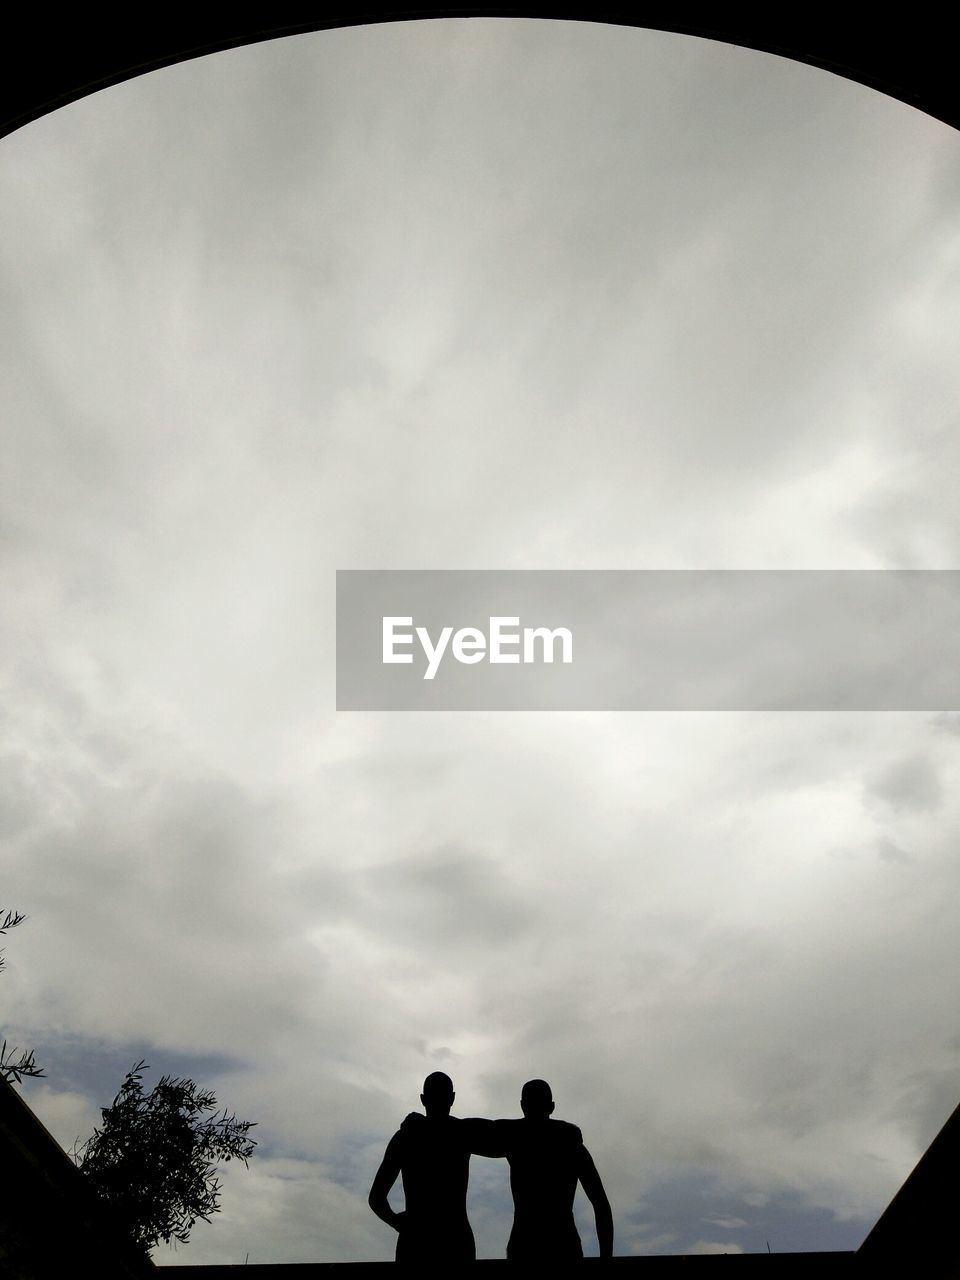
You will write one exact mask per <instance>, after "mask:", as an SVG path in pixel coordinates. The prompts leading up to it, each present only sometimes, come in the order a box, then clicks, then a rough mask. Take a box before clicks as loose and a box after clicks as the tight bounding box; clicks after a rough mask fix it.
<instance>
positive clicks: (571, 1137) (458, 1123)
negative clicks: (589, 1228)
mask: <svg viewBox="0 0 960 1280" xmlns="http://www.w3.org/2000/svg"><path fill="white" fill-rule="evenodd" d="M455 1096H456V1095H455V1094H454V1091H453V1082H452V1081H451V1080H450V1077H449V1076H447V1075H444V1073H443V1072H442V1071H436V1072H434V1073H433V1074H432V1075H430V1076H428V1077H427V1078H426V1080H425V1081H424V1083H423V1093H422V1094H421V1095H420V1101H421V1102H422V1103H423V1107H424V1110H425V1111H426V1115H425V1116H423V1115H420V1114H419V1113H413V1114H411V1115H409V1116H407V1118H406V1120H404V1122H403V1124H402V1125H401V1126H400V1129H399V1130H398V1131H397V1132H396V1133H395V1134H394V1135H393V1137H392V1138H391V1139H390V1142H389V1143H388V1145H387V1150H386V1152H385V1154H384V1157H383V1160H382V1162H381V1164H380V1168H379V1169H378V1170H377V1174H376V1177H375V1178H374V1180H373V1186H372V1187H371V1189H370V1197H369V1203H370V1208H371V1209H372V1210H373V1211H374V1213H375V1214H376V1215H377V1217H378V1218H381V1219H382V1220H383V1221H384V1222H386V1223H388V1224H389V1225H390V1226H391V1227H393V1228H394V1230H396V1232H397V1253H396V1258H397V1261H398V1262H406V1263H411V1262H413V1263H437V1262H443V1263H457V1262H471V1261H473V1260H474V1259H475V1258H476V1244H475V1242H474V1238H473V1231H472V1230H471V1227H470V1223H469V1220H468V1218H467V1203H466V1202H467V1183H468V1178H469V1170H470V1156H471V1155H484V1156H505V1157H506V1158H507V1160H508V1162H509V1164H510V1189H511V1191H512V1193H513V1207H514V1220H513V1230H512V1231H511V1233H510V1240H509V1242H508V1244H507V1258H508V1259H510V1260H511V1261H517V1262H522V1261H528V1260H533V1259H537V1260H540V1261H544V1260H545V1261H551V1262H561V1261H562V1262H573V1261H576V1260H578V1259H580V1258H582V1257H583V1249H582V1247H581V1244H580V1237H579V1235H578V1234H577V1228H576V1224H575V1222H574V1217H573V1202H574V1197H575V1195H576V1190H577V1183H578V1182H579V1183H580V1185H581V1186H582V1187H583V1189H584V1191H585V1192H586V1194H587V1196H588V1198H589V1200H590V1202H591V1204H592V1205H593V1210H594V1217H595V1220H596V1227H597V1239H598V1241H599V1245H600V1256H601V1257H603V1258H609V1257H611V1256H612V1253H613V1216H612V1214H611V1212H610V1204H609V1201H608V1200H607V1196H606V1192H605V1191H604V1189H603V1183H602V1182H601V1181H600V1175H599V1174H598V1173H597V1170H596V1167H595V1165H594V1163H593V1160H592V1158H591V1156H590V1153H589V1151H587V1149H586V1147H585V1146H584V1145H583V1136H582V1134H581V1132H580V1130H579V1129H578V1128H577V1126H576V1125H573V1124H568V1123H567V1122H566V1121H563V1120H552V1119H551V1116H552V1114H553V1110H554V1102H553V1096H552V1094H551V1091H550V1086H549V1085H548V1084H547V1083H546V1081H544V1080H529V1081H528V1082H527V1083H526V1084H525V1085H524V1086H523V1092H522V1094H521V1099H520V1109H521V1110H522V1112H523V1119H522V1120H484V1119H480V1118H471V1119H465V1120H461V1119H458V1118H457V1117H456V1116H451V1115H450V1108H451V1107H452V1106H453V1101H454V1098H455ZM398 1177H401V1178H402V1180H403V1194H404V1204H405V1207H404V1210H403V1212H402V1213H396V1212H395V1211H394V1210H393V1209H391V1207H390V1203H389V1200H388V1198H387V1197H388V1196H389V1194H390V1190H391V1188H392V1187H393V1185H394V1183H395V1182H396V1180H397V1178H398Z"/></svg>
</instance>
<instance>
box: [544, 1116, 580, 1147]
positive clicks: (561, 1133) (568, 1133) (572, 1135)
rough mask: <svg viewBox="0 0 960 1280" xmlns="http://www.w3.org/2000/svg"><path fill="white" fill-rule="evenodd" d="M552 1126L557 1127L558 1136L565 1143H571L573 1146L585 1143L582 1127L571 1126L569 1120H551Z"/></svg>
mask: <svg viewBox="0 0 960 1280" xmlns="http://www.w3.org/2000/svg"><path fill="white" fill-rule="evenodd" d="M550 1123H551V1124H552V1125H556V1132H557V1136H558V1137H559V1138H560V1140H561V1141H563V1142H569V1143H570V1145H571V1146H575V1145H576V1144H577V1143H582V1142H583V1134H582V1132H581V1131H580V1126H579V1125H576V1124H571V1123H570V1121H569V1120H551V1122H550Z"/></svg>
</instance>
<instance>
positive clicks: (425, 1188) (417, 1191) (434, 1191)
mask: <svg viewBox="0 0 960 1280" xmlns="http://www.w3.org/2000/svg"><path fill="white" fill-rule="evenodd" d="M455 1096H456V1095H455V1094H454V1092H453V1081H452V1080H451V1079H450V1077H449V1076H447V1075H444V1073H443V1072H442V1071H434V1072H433V1074H432V1075H429V1076H427V1078H426V1080H424V1082H423V1093H421V1095H420V1101H421V1102H422V1103H423V1107H424V1110H425V1111H426V1113H427V1114H426V1116H425V1117H424V1116H421V1115H416V1116H414V1119H415V1120H416V1121H417V1123H416V1124H412V1125H411V1124H406V1123H405V1124H404V1125H403V1126H402V1128H401V1129H399V1130H398V1131H397V1132H396V1133H395V1134H394V1135H393V1137H392V1138H391V1139H390V1141H389V1143H388V1144H387V1149H386V1152H385V1153H384V1157H383V1161H382V1162H381V1164H380V1168H379V1169H378V1170H377V1174H376V1177H375V1178H374V1180H373V1186H372V1187H371V1188H370V1196H369V1204H370V1208H371V1209H372V1210H373V1212H374V1213H375V1214H376V1215H377V1217H378V1218H382V1219H383V1221H384V1222H386V1223H389V1225H390V1226H391V1227H393V1228H394V1229H395V1230H396V1231H397V1233H398V1235H397V1262H414V1263H430V1262H437V1263H439V1262H442V1263H458V1262H473V1261H474V1260H475V1258H476V1256H477V1248H476V1244H475V1242H474V1239H473V1232H472V1230H471V1229H470V1223H469V1221H468V1219H467V1179H468V1177H469V1173H470V1153H471V1151H472V1150H475V1149H477V1150H478V1149H481V1148H483V1149H485V1148H486V1144H485V1142H484V1137H485V1136H487V1135H489V1134H491V1133H492V1131H493V1121H491V1120H459V1119H458V1118H457V1117H456V1116H452V1115H451V1114H450V1108H451V1107H452V1106H453V1100H454V1097H455ZM491 1154H499V1153H494V1152H491ZM398 1177H402V1178H403V1197H404V1210H403V1212H402V1213H395V1212H394V1211H393V1209H391V1208H390V1202H389V1201H388V1199H387V1197H388V1195H389V1194H390V1189H391V1188H392V1187H393V1184H394V1183H395V1182H396V1180H397V1178H398Z"/></svg>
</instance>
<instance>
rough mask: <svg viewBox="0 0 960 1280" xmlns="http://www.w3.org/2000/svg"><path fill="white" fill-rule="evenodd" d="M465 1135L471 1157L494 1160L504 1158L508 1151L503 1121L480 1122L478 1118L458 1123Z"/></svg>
mask: <svg viewBox="0 0 960 1280" xmlns="http://www.w3.org/2000/svg"><path fill="white" fill-rule="evenodd" d="M460 1124H461V1126H463V1129H464V1132H465V1133H466V1135H467V1145H468V1147H469V1149H470V1153H471V1155H475V1156H489V1157H490V1158H491V1159H496V1158H497V1157H498V1156H505V1155H506V1154H507V1149H508V1141H507V1138H508V1130H507V1129H506V1128H505V1127H504V1124H505V1122H504V1121H503V1120H482V1119H481V1118H480V1117H479V1116H474V1117H468V1118H467V1119H465V1120H461V1121H460Z"/></svg>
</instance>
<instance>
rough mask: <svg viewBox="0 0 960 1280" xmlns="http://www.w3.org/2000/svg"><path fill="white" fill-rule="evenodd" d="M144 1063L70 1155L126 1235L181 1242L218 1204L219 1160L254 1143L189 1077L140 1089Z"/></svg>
mask: <svg viewBox="0 0 960 1280" xmlns="http://www.w3.org/2000/svg"><path fill="white" fill-rule="evenodd" d="M147 1069H148V1068H147V1064H146V1063H145V1062H142V1061H141V1062H138V1063H137V1064H136V1065H135V1066H134V1068H133V1070H132V1071H129V1072H128V1073H127V1075H126V1078H125V1079H124V1082H123V1084H122V1086H121V1088H120V1092H119V1093H118V1094H117V1096H116V1097H115V1098H114V1100H113V1103H112V1105H111V1106H109V1107H103V1108H102V1109H101V1112H100V1114H101V1116H102V1117H103V1122H102V1125H101V1127H100V1128H99V1129H96V1130H94V1134H93V1137H92V1138H89V1139H88V1140H87V1141H86V1142H85V1143H84V1144H83V1145H82V1146H81V1147H80V1148H79V1149H76V1150H75V1151H74V1159H75V1160H76V1162H77V1165H78V1166H79V1168H80V1170H81V1171H82V1172H83V1173H84V1174H85V1175H86V1177H87V1178H88V1179H89V1181H90V1184H91V1186H92V1187H93V1189H94V1191H95V1192H96V1194H97V1195H98V1196H99V1197H100V1199H101V1200H103V1201H104V1202H105V1203H106V1204H107V1205H108V1206H109V1207H110V1209H111V1210H112V1212H113V1214H114V1216H115V1218H116V1219H117V1220H118V1221H119V1222H120V1223H121V1224H122V1225H123V1226H124V1227H125V1228H126V1230H127V1231H128V1232H129V1234H130V1236H131V1237H132V1238H133V1239H134V1240H135V1241H137V1242H138V1243H139V1244H141V1245H142V1246H143V1247H144V1249H150V1248H152V1246H153V1245H155V1244H158V1243H159V1242H160V1241H161V1240H162V1241H165V1242H169V1241H171V1240H174V1239H176V1240H180V1241H183V1242H186V1240H187V1239H188V1237H189V1235H190V1230H191V1228H192V1227H193V1225H194V1223H195V1222H196V1220H197V1219H198V1218H202V1219H203V1220H204V1222H209V1220H210V1215H211V1214H214V1213H217V1212H218V1211H219V1209H220V1183H219V1180H218V1179H217V1176H216V1167H217V1164H218V1163H219V1162H220V1161H221V1160H222V1161H224V1162H225V1163H229V1162H230V1161H231V1160H242V1161H243V1163H244V1165H246V1163H247V1160H248V1159H249V1158H250V1156H251V1155H252V1154H253V1149H254V1147H255V1146H256V1142H255V1141H254V1140H253V1139H252V1138H250V1137H248V1136H247V1135H248V1133H249V1131H250V1129H252V1128H253V1122H251V1121H249V1120H242V1121H241V1120H237V1118H236V1116H234V1115H228V1114H227V1112H226V1109H224V1112H223V1114H222V1115H217V1114H214V1116H213V1118H212V1119H211V1118H207V1119H205V1118H204V1117H205V1115H206V1114H207V1113H209V1112H211V1111H212V1112H214V1113H216V1110H217V1099H216V1097H215V1096H214V1094H213V1093H212V1091H210V1090H209V1089H200V1088H198V1086H197V1085H196V1084H195V1083H194V1082H193V1081H192V1080H188V1079H183V1080H177V1079H173V1078H172V1077H171V1076H164V1077H163V1078H162V1079H161V1080H160V1082H159V1083H158V1084H156V1085H155V1086H154V1088H153V1090H152V1091H151V1092H150V1093H147V1094H145V1093H144V1092H143V1076H142V1073H143V1071H144V1070H147Z"/></svg>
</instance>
